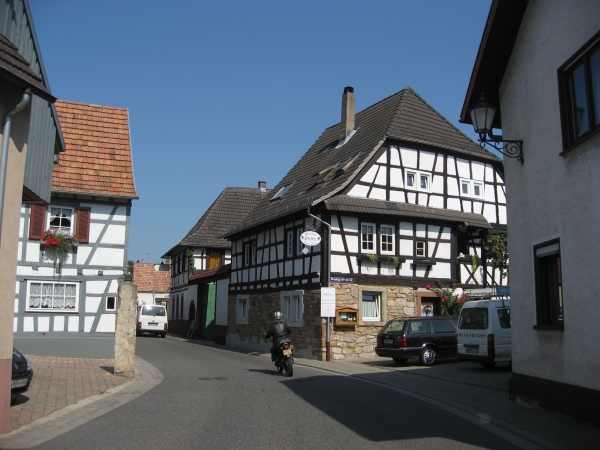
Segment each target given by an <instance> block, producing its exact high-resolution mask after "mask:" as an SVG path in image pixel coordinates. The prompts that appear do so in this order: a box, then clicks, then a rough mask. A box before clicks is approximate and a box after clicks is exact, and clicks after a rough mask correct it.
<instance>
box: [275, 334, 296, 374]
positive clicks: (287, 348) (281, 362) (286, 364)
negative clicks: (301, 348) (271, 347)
mask: <svg viewBox="0 0 600 450" xmlns="http://www.w3.org/2000/svg"><path fill="white" fill-rule="evenodd" d="M293 349H294V346H293V345H292V344H291V343H290V342H289V341H282V342H280V343H279V347H278V349H277V355H276V357H275V367H277V370H278V371H279V373H282V372H283V371H284V370H285V373H286V375H287V376H288V377H291V376H293V375H294V352H293Z"/></svg>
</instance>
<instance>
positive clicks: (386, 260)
mask: <svg viewBox="0 0 600 450" xmlns="http://www.w3.org/2000/svg"><path fill="white" fill-rule="evenodd" d="M392 258H394V255H389V256H388V255H383V256H377V262H382V263H389V264H394V261H393V260H392ZM356 259H357V260H358V261H369V262H375V261H371V259H370V258H369V257H368V256H367V255H366V254H362V255H356ZM405 261H406V258H398V263H399V264H402V263H403V262H405Z"/></svg>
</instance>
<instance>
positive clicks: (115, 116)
mask: <svg viewBox="0 0 600 450" xmlns="http://www.w3.org/2000/svg"><path fill="white" fill-rule="evenodd" d="M56 110H57V112H58V117H59V120H60V124H61V128H62V131H63V135H64V138H65V144H66V151H65V152H64V153H61V154H60V157H59V158H58V161H57V164H56V165H55V166H54V169H53V174H52V196H51V199H50V202H49V203H47V204H36V203H34V204H23V205H22V207H21V226H20V234H19V247H18V267H17V289H16V296H15V315H14V330H15V333H16V335H65V336H76V335H103V334H112V333H114V330H115V323H116V321H115V317H116V316H115V314H116V309H117V289H118V284H119V282H121V281H122V280H123V279H124V276H125V274H126V271H127V241H128V235H129V218H130V213H131V203H132V200H133V199H136V198H137V196H136V191H135V186H134V181H133V168H132V159H131V146H130V138H129V119H128V111H127V110H126V109H124V108H112V107H106V106H97V105H88V104H84V103H73V102H65V101H57V102H56ZM48 232H55V233H56V232H60V233H61V234H63V235H67V236H73V237H74V238H75V244H74V245H72V246H71V247H70V248H69V251H68V253H67V254H66V255H65V257H64V261H63V263H62V267H61V264H60V263H59V260H58V259H57V254H56V249H55V248H53V247H52V245H48V243H47V240H46V238H45V235H46V234H47V233H48Z"/></svg>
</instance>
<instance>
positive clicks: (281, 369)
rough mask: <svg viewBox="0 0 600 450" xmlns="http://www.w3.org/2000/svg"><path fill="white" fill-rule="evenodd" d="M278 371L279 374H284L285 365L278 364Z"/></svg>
mask: <svg viewBox="0 0 600 450" xmlns="http://www.w3.org/2000/svg"><path fill="white" fill-rule="evenodd" d="M277 371H278V372H279V373H281V372H283V364H278V365H277Z"/></svg>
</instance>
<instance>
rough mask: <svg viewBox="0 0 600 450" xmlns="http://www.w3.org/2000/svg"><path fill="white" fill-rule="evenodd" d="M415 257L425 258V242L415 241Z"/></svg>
mask: <svg viewBox="0 0 600 450" xmlns="http://www.w3.org/2000/svg"><path fill="white" fill-rule="evenodd" d="M415 256H416V257H417V258H425V257H426V256H427V242H425V241H416V242H415Z"/></svg>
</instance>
